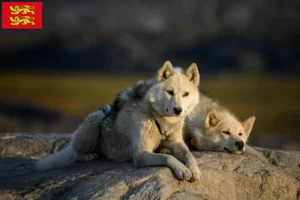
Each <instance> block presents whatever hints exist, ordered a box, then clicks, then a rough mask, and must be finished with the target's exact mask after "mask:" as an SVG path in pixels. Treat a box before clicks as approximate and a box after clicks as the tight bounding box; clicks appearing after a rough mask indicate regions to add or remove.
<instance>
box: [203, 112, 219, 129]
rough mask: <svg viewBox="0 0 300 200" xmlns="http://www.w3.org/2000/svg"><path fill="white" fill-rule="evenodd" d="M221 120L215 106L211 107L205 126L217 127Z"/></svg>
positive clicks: (206, 127)
mask: <svg viewBox="0 0 300 200" xmlns="http://www.w3.org/2000/svg"><path fill="white" fill-rule="evenodd" d="M220 121H221V119H220V116H219V115H218V113H217V111H216V109H215V108H213V107H211V108H210V109H209V110H208V112H207V114H206V117H205V122H204V128H205V129H208V128H212V127H215V126H216V125H217V124H218V123H219V122H220Z"/></svg>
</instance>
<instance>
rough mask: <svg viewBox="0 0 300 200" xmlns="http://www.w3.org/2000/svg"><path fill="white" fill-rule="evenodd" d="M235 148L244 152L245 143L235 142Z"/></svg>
mask: <svg viewBox="0 0 300 200" xmlns="http://www.w3.org/2000/svg"><path fill="white" fill-rule="evenodd" d="M235 146H236V147H237V148H238V149H239V150H242V149H243V148H244V142H243V141H237V142H235Z"/></svg>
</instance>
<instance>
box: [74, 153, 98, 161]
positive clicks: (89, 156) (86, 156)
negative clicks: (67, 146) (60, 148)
mask: <svg viewBox="0 0 300 200" xmlns="http://www.w3.org/2000/svg"><path fill="white" fill-rule="evenodd" d="M97 157H98V155H97V154H96V153H89V154H81V155H78V158H77V160H78V161H79V162H90V161H92V160H95V159H96V158H97Z"/></svg>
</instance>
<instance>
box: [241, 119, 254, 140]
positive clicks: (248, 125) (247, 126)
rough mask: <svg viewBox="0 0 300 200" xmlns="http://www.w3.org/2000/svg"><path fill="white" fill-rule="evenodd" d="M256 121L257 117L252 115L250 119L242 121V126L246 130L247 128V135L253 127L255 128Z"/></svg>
mask: <svg viewBox="0 0 300 200" xmlns="http://www.w3.org/2000/svg"><path fill="white" fill-rule="evenodd" d="M254 122H255V117H254V116H252V117H249V118H248V119H246V120H245V121H244V122H243V123H242V126H243V127H244V130H245V134H246V135H247V136H249V135H250V133H251V131H252V128H253V125H254Z"/></svg>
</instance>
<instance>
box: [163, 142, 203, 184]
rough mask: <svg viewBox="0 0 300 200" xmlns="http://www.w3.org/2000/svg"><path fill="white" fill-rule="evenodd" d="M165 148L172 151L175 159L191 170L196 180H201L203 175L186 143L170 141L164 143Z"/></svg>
mask: <svg viewBox="0 0 300 200" xmlns="http://www.w3.org/2000/svg"><path fill="white" fill-rule="evenodd" d="M163 146H164V147H166V148H168V149H171V151H172V152H173V155H174V157H175V158H177V159H178V160H180V161H182V162H184V163H185V165H186V166H187V167H188V168H189V169H190V170H191V172H192V174H193V178H194V179H196V180H199V179H200V175H201V173H200V170H199V167H198V165H197V162H196V159H195V157H194V156H193V154H192V153H191V152H190V150H189V148H188V147H187V146H186V144H185V143H184V141H171V140H168V141H166V142H164V143H163Z"/></svg>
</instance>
